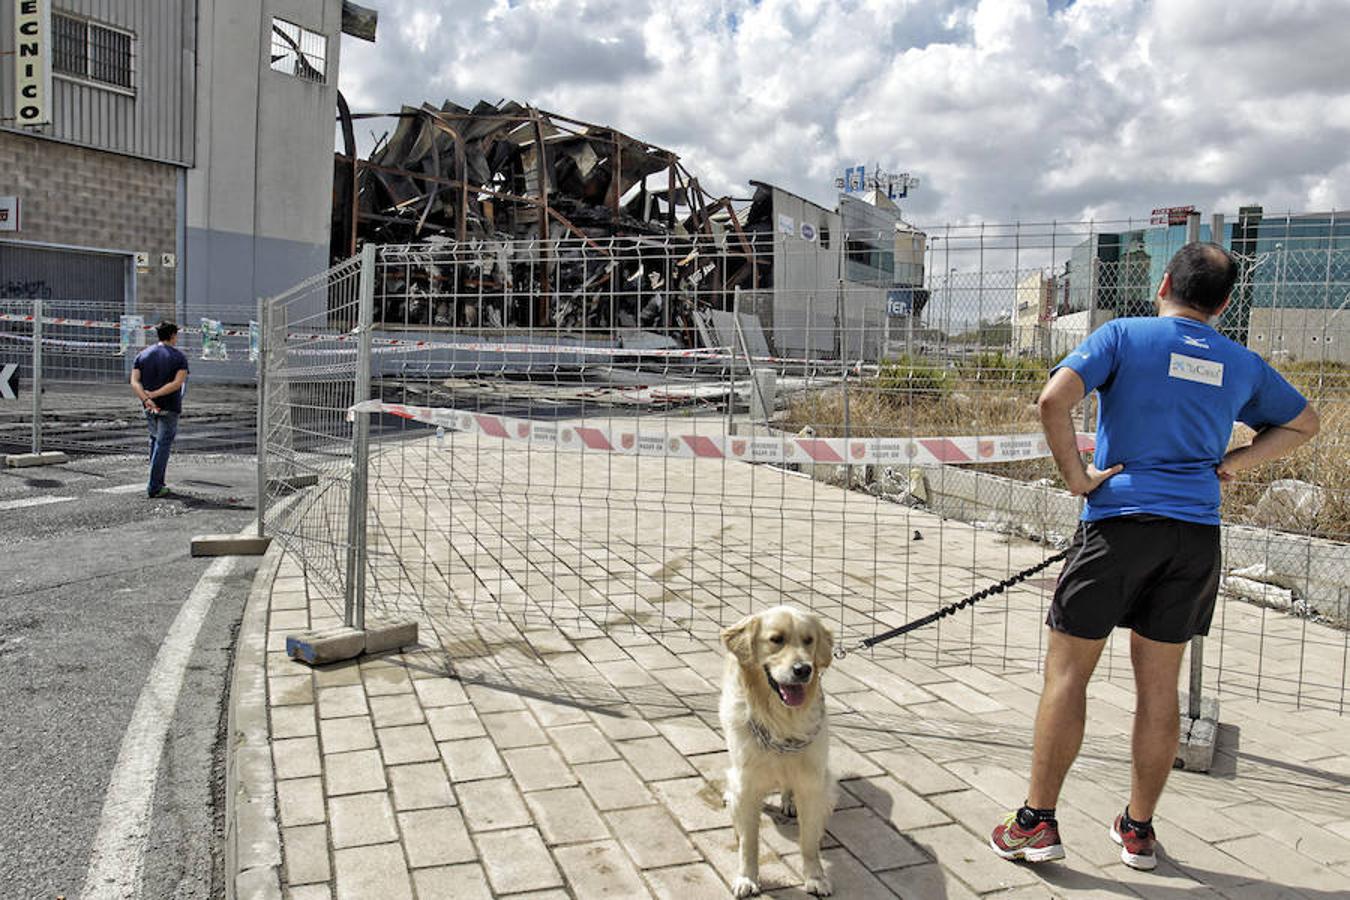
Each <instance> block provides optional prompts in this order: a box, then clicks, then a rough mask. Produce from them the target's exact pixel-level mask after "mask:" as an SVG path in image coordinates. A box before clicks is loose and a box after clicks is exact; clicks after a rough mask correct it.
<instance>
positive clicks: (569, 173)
mask: <svg viewBox="0 0 1350 900" xmlns="http://www.w3.org/2000/svg"><path fill="white" fill-rule="evenodd" d="M378 115H382V114H378ZM393 116H394V117H396V118H397V119H398V124H397V126H396V127H395V129H394V131H393V133H392V134H387V135H386V136H385V137H384V138H382V139H381V142H380V143H379V144H378V145H377V147H376V148H375V149H374V151H372V152H371V154H370V157H369V159H366V160H356V159H355V146H354V145H355V140H354V138H353V132H354V128H353V122H354V120H356V119H366V118H374V117H376V116H372V115H359V116H353V115H351V114H350V113H349V112H347V110H346V107H345V103H343V102H341V100H340V102H339V119H340V121H341V123H342V126H343V132H344V142H345V143H346V148H345V149H346V152H345V153H343V154H339V155H338V156H337V160H336V172H335V174H336V178H335V180H334V184H335V190H334V205H335V208H334V234H333V255H334V257H345V256H348V255H350V254H351V253H352V252H354V250H355V246H356V244H357V242H358V241H361V240H373V241H376V242H379V243H413V242H417V241H420V240H423V239H425V238H427V237H431V236H437V235H439V236H444V237H448V238H452V239H455V240H461V241H462V240H466V239H469V238H475V237H477V238H496V239H529V238H536V237H548V236H549V235H550V233H553V234H557V233H559V232H567V233H570V234H572V235H574V236H578V237H582V236H584V237H601V236H605V237H608V236H615V235H641V234H669V233H681V232H688V233H696V232H699V231H705V230H709V229H710V222H709V221H708V220H709V218H710V217H711V216H712V215H713V213H714V212H716V211H717V210H718V209H722V208H726V209H729V208H730V204H729V202H728V201H727V200H726V198H721V199H720V200H719V199H714V198H713V197H711V196H709V195H708V194H707V193H706V192H704V191H703V190H702V188H700V187H699V185H698V180H697V179H695V178H693V177H691V176H690V175H689V173H688V172H687V171H686V170H685V168H684V167H683V166H682V165H681V164H680V161H679V157H678V156H677V155H676V154H674V153H673V152H671V151H669V150H665V149H663V148H661V147H657V146H654V145H652V144H648V143H646V142H644V141H640V140H637V139H636V138H632V137H629V136H628V135H626V134H623V133H622V132H620V131H618V130H616V129H614V128H610V127H607V126H603V125H593V124H590V123H587V122H582V121H580V120H578V119H573V118H569V117H567V116H561V115H558V114H556V113H550V112H546V111H543V110H540V109H535V108H533V107H529V106H525V105H523V104H520V103H516V102H514V101H503V102H501V103H498V104H492V103H487V102H480V103H478V105H476V106H475V107H473V109H466V108H465V107H462V106H459V105H458V104H455V103H452V102H450V101H448V100H447V101H446V102H445V103H443V104H442V105H441V107H440V108H437V107H435V106H432V105H431V104H423V105H422V106H421V107H411V106H405V107H403V108H402V110H401V111H400V112H398V113H396V114H393ZM541 147H542V152H541ZM662 173H664V174H665V177H664V178H661V177H656V176H660V175H661V174H662Z"/></svg>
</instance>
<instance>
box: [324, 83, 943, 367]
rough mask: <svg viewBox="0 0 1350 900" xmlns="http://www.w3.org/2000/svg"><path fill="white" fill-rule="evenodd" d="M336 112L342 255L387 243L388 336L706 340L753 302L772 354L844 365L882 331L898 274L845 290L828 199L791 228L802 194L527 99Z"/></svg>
mask: <svg viewBox="0 0 1350 900" xmlns="http://www.w3.org/2000/svg"><path fill="white" fill-rule="evenodd" d="M378 118H392V119H394V120H395V124H394V125H393V127H392V130H391V131H389V132H387V133H386V134H385V135H384V137H382V138H381V139H380V140H379V142H378V143H377V144H376V146H375V147H374V149H373V150H372V151H371V152H370V153H369V155H368V157H367V158H366V159H361V158H358V156H357V153H356V147H355V139H354V133H355V123H356V122H358V121H361V122H365V121H367V120H371V119H378ZM339 121H340V124H341V126H342V131H343V136H344V144H345V152H344V153H341V154H338V155H337V157H336V160H335V178H334V186H335V187H334V211H333V233H332V255H333V258H334V259H335V260H337V259H343V258H347V257H349V256H351V255H353V254H354V253H355V252H356V250H357V248H358V246H359V245H361V244H363V243H366V242H374V243H377V244H380V245H384V249H383V250H382V252H381V260H382V265H381V267H380V277H379V279H378V281H377V284H376V309H375V312H376V318H377V319H378V320H379V321H380V322H381V325H382V327H384V328H386V329H393V330H404V331H417V330H421V329H428V330H430V331H439V330H445V329H475V330H484V329H488V330H496V329H510V328H530V329H545V328H546V329H554V330H560V331H565V332H572V333H577V334H580V333H585V334H586V336H587V337H588V338H591V339H602V340H610V341H614V342H618V343H623V342H624V341H627V342H629V343H632V342H635V341H642V342H645V344H646V345H647V346H667V347H690V348H693V347H701V346H702V347H706V346H713V345H717V346H727V342H728V340H730V339H731V338H732V333H731V332H732V331H734V330H735V329H734V328H733V327H732V326H734V325H735V322H734V321H733V322H728V320H727V316H729V315H730V314H732V313H740V314H742V315H743V316H745V317H746V318H745V320H744V323H743V324H744V328H743V329H742V332H744V331H745V330H747V329H748V330H749V331H752V332H757V333H762V334H766V335H768V337H756V338H754V339H753V341H752V342H753V343H754V344H756V345H761V346H762V347H763V349H764V351H765V352H773V353H784V354H786V353H789V352H791V353H794V354H795V353H811V354H823V355H825V356H832V357H836V358H837V357H839V356H841V355H846V354H848V353H850V352H851V349H850V348H849V347H848V345H847V343H846V342H845V341H843V339H842V338H841V337H840V335H841V334H842V333H843V332H845V331H848V330H853V331H856V333H857V334H859V335H860V336H864V337H866V338H867V340H868V341H869V343H875V342H876V341H879V340H881V339H882V338H881V335H882V334H883V332H884V330H885V329H884V325H885V324H886V323H885V316H886V297H885V287H887V285H884V284H871V285H868V286H867V287H868V293H867V296H866V297H863V296H862V295H860V294H858V292H857V289H858V288H861V287H862V285H861V284H859V285H852V286H850V288H849V289H848V290H845V276H846V274H847V273H846V272H845V261H846V257H845V255H844V253H843V252H842V251H843V250H844V248H843V247H842V245H838V244H836V245H835V248H834V249H833V250H832V249H831V232H832V229H833V234H834V235H835V238H834V239H835V240H836V241H842V240H845V230H846V224H845V223H844V222H843V220H842V219H841V218H840V216H839V214H838V213H834V212H830V211H824V210H823V208H819V207H817V208H818V209H821V210H822V212H824V213H825V214H826V218H829V217H833V219H832V221H825V220H822V221H821V222H819V223H818V224H816V225H811V224H808V223H807V222H806V220H805V219H802V227H801V228H800V229H798V228H796V227H794V228H792V229H786V230H785V229H784V228H783V222H784V221H785V220H786V218H787V216H786V214H785V213H784V212H783V211H782V209H781V208H780V207H782V206H783V204H784V202H785V200H784V198H785V197H792V195H789V194H786V193H785V192H782V191H780V190H779V189H776V188H773V187H772V186H769V185H763V184H759V183H753V184H754V185H755V188H756V190H755V194H754V196H753V198H750V199H747V200H733V199H732V198H730V197H726V196H722V197H714V196H712V195H710V194H709V193H708V192H707V191H706V190H704V189H703V187H702V186H701V185H700V184H699V181H698V179H697V178H696V177H694V176H693V175H691V174H690V172H689V171H688V170H687V169H686V168H685V166H684V165H683V163H682V162H681V161H680V159H679V157H678V156H677V155H676V154H675V153H674V152H672V151H670V150H667V149H664V148H661V147H658V146H655V145H653V144H649V143H646V142H644V141H641V140H638V139H636V138H633V137H630V136H628V135H626V134H624V133H623V132H620V131H618V130H617V129H615V128H612V127H609V126H603V125H595V124H591V123H588V122H583V121H581V120H579V119H575V118H571V117H568V116H564V115H560V114H557V113H551V112H547V111H544V110H540V109H537V108H534V107H531V106H527V105H524V104H520V103H516V102H513V101H503V102H499V103H496V104H493V103H487V102H480V103H478V104H477V105H476V106H474V107H473V108H472V109H469V108H466V107H463V106H459V105H457V104H455V103H452V102H449V101H447V102H445V103H443V104H442V105H441V106H440V107H436V106H433V105H431V104H424V105H422V106H420V107H412V106H405V107H403V108H402V109H401V110H400V111H399V112H398V113H394V114H390V115H389V116H383V115H371V114H360V115H353V114H351V113H350V112H349V111H348V110H347V108H346V106H345V103H341V102H340V103H339ZM796 199H798V200H799V199H800V198H796ZM802 202H806V203H808V204H809V201H802ZM812 206H814V205H813V204H812ZM894 212H895V216H894V217H893V218H894V221H898V214H899V210H898V209H896V210H894ZM881 218H882V219H886V216H884V215H883V216H882V217H881ZM794 221H795V220H794ZM869 225H872V227H873V228H874V230H875V229H876V226H875V223H869ZM883 225H884V226H885V228H886V230H887V232H889V231H890V230H892V229H893V221H892V220H891V219H886V221H885V222H883ZM883 238H884V240H886V241H890V240H892V237H891V236H890V234H889V233H883ZM808 245H811V246H808ZM790 257H791V258H792V259H791V261H789V258H790ZM808 257H810V258H811V259H812V260H813V262H812V264H811V266H810V272H809V274H808V273H807V272H806V270H805V269H803V267H802V266H801V265H800V264H799V262H798V260H799V259H806V258H808ZM835 257H838V258H837V259H836V258H835ZM920 260H921V257H920ZM854 268H856V266H853V265H852V264H850V265H849V269H850V271H851V270H852V269H854ZM920 269H921V266H920ZM917 283H918V282H915V284H917ZM878 287H880V288H881V292H880V294H879V296H873V294H875V293H876V290H875V289H876V288H878ZM789 294H792V299H791V301H789V299H788V295H789ZM845 294H849V295H850V296H847V297H845V296H844V295H845ZM799 306H801V307H803V309H802V310H800V311H799V310H798V309H797V307H799ZM808 307H809V308H808ZM864 307H866V308H865V309H864ZM761 326H762V332H761ZM869 330H870V334H869ZM789 332H793V333H798V336H797V337H795V338H794V337H792V335H791V334H790V333H789ZM775 334H776V335H777V339H776V340H775V337H774V335H775ZM745 340H746V338H745V336H744V334H742V335H741V336H740V338H739V341H740V342H741V343H742V344H744V343H745ZM776 345H781V346H776ZM858 349H862V348H861V347H860V348H858Z"/></svg>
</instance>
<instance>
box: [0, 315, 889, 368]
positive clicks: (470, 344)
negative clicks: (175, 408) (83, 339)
mask: <svg viewBox="0 0 1350 900" xmlns="http://www.w3.org/2000/svg"><path fill="white" fill-rule="evenodd" d="M0 322H25V323H29V324H31V323H32V322H33V317H32V316H31V315H22V314H18V313H0ZM42 324H44V325H70V326H74V327H77V328H114V329H115V328H121V327H122V325H121V323H120V322H106V321H101V320H99V319H72V318H68V317H65V316H43V317H42ZM143 328H144V330H146V331H154V330H155V326H154V325H153V324H148V325H145V326H143ZM178 330H179V332H180V333H186V334H195V333H197V332H200V331H201V329H200V328H195V327H192V326H187V325H185V326H183V327H181V328H179V329H178ZM219 333H220V334H221V335H223V336H225V337H248V336H249V333H248V331H247V330H243V331H241V330H238V329H232V328H222V329H221V330H220V332H219ZM359 339H360V335H359V334H357V333H355V332H339V333H335V334H316V333H307V332H290V333H287V335H286V340H287V341H293V342H297V343H303V342H308V343H314V342H317V341H331V342H334V343H346V342H349V341H357V340H359ZM371 343H372V345H374V346H375V347H376V348H388V349H378V350H377V352H384V353H397V352H403V353H418V352H422V351H426V350H462V351H467V352H470V353H574V354H579V355H583V356H659V357H673V358H679V359H737V360H744V359H746V357H744V356H743V355H741V354H738V353H735V352H734V350H733V348H731V347H693V348H684V347H663V348H656V347H651V348H642V347H596V346H589V345H584V344H522V343H507V342H501V341H439V340H425V339H407V338H373V339H372V340H371ZM749 361H750V362H756V363H792V364H795V365H814V366H841V365H843V366H846V367H847V368H848V370H849V371H851V372H858V371H861V368H862V363H861V362H857V363H850V362H844V363H841V362H840V361H839V360H837V359H811V358H809V357H791V356H751V357H749Z"/></svg>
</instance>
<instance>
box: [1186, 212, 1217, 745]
mask: <svg viewBox="0 0 1350 900" xmlns="http://www.w3.org/2000/svg"><path fill="white" fill-rule="evenodd" d="M1220 227H1222V226H1220ZM1210 239H1211V240H1214V241H1215V242H1216V243H1217V242H1218V239H1217V238H1215V236H1214V235H1212V234H1211V235H1210ZM1198 240H1200V213H1198V212H1192V213H1188V214H1187V216H1186V242H1187V243H1188V244H1193V243H1195V242H1196V241H1198ZM1204 668H1205V639H1204V637H1202V636H1201V635H1196V636H1195V637H1193V638H1191V683H1190V689H1189V691H1188V693H1187V697H1186V707H1187V708H1186V715H1187V716H1188V717H1189V718H1191V719H1196V720H1198V719H1199V718H1200V688H1201V681H1202V679H1203V676H1204Z"/></svg>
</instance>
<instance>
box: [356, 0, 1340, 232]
mask: <svg viewBox="0 0 1350 900" xmlns="http://www.w3.org/2000/svg"><path fill="white" fill-rule="evenodd" d="M362 2H363V3H365V4H366V5H368V6H372V7H375V8H377V9H378V10H379V12H380V30H379V41H378V43H376V44H373V45H372V44H365V43H363V42H361V41H357V40H353V39H351V38H344V40H343V48H342V60H341V86H342V90H343V92H344V93H345V94H346V96H347V98H348V100H349V101H350V103H351V105H352V108H353V110H354V111H369V112H374V111H390V110H396V109H397V108H398V107H399V106H400V105H401V104H403V103H409V104H414V105H416V104H420V103H421V102H423V101H431V102H433V103H437V104H439V103H440V102H441V101H442V100H444V99H447V98H448V99H451V100H454V101H455V102H457V103H460V104H463V105H466V106H468V105H472V104H473V103H474V102H476V101H477V100H479V99H486V100H490V101H494V102H495V101H497V100H499V99H502V98H511V99H516V100H520V101H522V102H528V103H532V104H535V105H537V106H540V107H542V108H545V109H549V110H552V111H555V112H559V113H565V114H568V115H572V116H576V117H578V118H581V119H585V120H589V121H593V122H600V123H604V124H610V125H613V126H615V127H617V128H619V129H620V130H622V131H625V132H627V133H628V134H631V135H633V136H634V137H638V138H641V139H644V140H647V141H650V142H652V143H656V144H659V145H662V146H665V147H669V148H670V149H672V150H675V151H676V152H678V153H679V154H680V156H681V157H682V158H683V161H684V163H685V165H686V167H687V168H688V169H689V170H690V171H691V172H693V173H694V174H696V175H698V176H699V178H700V180H701V181H702V182H703V183H704V184H705V186H706V187H708V189H709V190H710V191H712V192H713V193H718V194H720V193H730V194H732V195H733V196H740V197H745V196H748V194H749V188H748V186H747V184H746V183H747V182H748V181H749V180H750V179H752V178H753V179H757V180H764V181H769V182H773V183H776V184H779V185H782V186H783V187H786V188H788V189H789V190H793V191H796V192H798V193H800V194H803V195H805V196H807V197H810V198H812V199H814V200H816V201H818V202H821V203H825V204H828V205H832V200H831V198H832V196H833V193H834V191H833V187H832V184H833V180H834V178H835V177H836V175H838V174H840V173H841V170H842V168H843V167H844V166H845V165H850V164H853V163H857V162H866V163H868V164H869V165H870V164H872V163H874V162H875V163H880V164H881V166H882V168H884V169H886V170H888V171H907V172H910V173H912V174H914V175H916V176H918V177H919V178H921V179H922V186H921V187H920V188H919V189H917V190H916V191H914V192H913V193H912V194H911V197H910V198H909V199H908V200H907V201H906V202H905V212H906V217H907V218H909V219H910V220H912V221H916V222H920V223H925V224H930V225H931V224H935V223H942V222H979V221H987V222H1012V221H1016V220H1020V221H1024V222H1025V221H1037V220H1039V221H1047V220H1049V219H1052V218H1054V219H1058V220H1061V221H1063V220H1066V219H1067V220H1074V219H1079V220H1087V219H1096V220H1097V221H1101V220H1104V219H1117V218H1125V217H1130V216H1133V217H1136V218H1138V217H1141V216H1143V217H1146V216H1147V215H1148V213H1149V210H1150V209H1151V208H1153V207H1155V206H1167V205H1180V204H1195V205H1196V206H1198V207H1199V208H1200V209H1202V210H1203V211H1204V212H1206V213H1209V212H1226V213H1229V214H1232V213H1235V212H1236V210H1237V207H1238V206H1239V205H1243V204H1247V203H1253V202H1255V203H1261V204H1263V205H1264V206H1265V207H1266V209H1267V210H1271V211H1274V210H1285V209H1292V210H1295V211H1300V210H1313V209H1316V210H1325V209H1331V208H1343V207H1345V206H1346V205H1350V55H1347V49H1346V48H1347V47H1350V5H1348V4H1347V2H1346V0H1155V2H1150V0H1077V2H1073V0H981V2H960V0H950V2H937V0H931V2H930V0H362ZM362 127H363V129H364V131H365V134H363V137H364V138H365V139H366V140H367V141H368V140H369V138H370V134H369V132H370V130H371V129H372V127H373V128H376V129H379V130H383V128H384V126H380V125H376V124H375V123H364V124H363V125H362Z"/></svg>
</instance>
